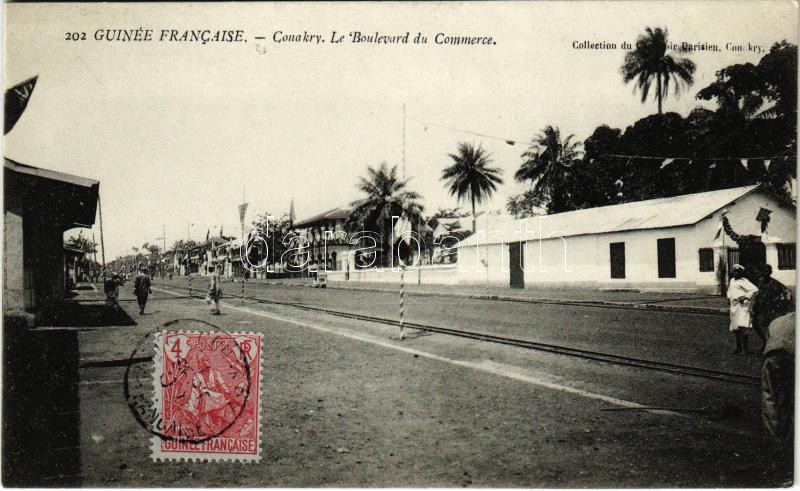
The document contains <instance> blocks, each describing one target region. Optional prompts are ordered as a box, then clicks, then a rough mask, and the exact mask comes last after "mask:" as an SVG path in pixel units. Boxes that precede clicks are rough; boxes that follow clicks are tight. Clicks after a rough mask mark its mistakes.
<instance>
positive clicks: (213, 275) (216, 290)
mask: <svg viewBox="0 0 800 491" xmlns="http://www.w3.org/2000/svg"><path fill="white" fill-rule="evenodd" d="M208 271H209V273H210V274H209V275H208V279H209V284H208V295H207V296H206V303H208V304H213V307H212V308H211V313H212V314H213V315H219V314H220V312H219V299H220V297H221V296H222V289H221V288H220V286H219V274H218V273H217V272H216V271H214V266H209V267H208Z"/></svg>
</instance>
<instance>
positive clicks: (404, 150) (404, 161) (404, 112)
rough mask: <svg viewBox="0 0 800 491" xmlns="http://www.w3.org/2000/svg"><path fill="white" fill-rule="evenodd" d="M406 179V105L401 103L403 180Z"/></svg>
mask: <svg viewBox="0 0 800 491" xmlns="http://www.w3.org/2000/svg"><path fill="white" fill-rule="evenodd" d="M405 180H406V105H405V103H404V104H403V181H405Z"/></svg>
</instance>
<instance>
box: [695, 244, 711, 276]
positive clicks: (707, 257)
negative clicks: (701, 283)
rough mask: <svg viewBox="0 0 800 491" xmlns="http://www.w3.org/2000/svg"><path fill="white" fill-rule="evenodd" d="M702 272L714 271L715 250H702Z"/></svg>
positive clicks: (700, 252)
mask: <svg viewBox="0 0 800 491" xmlns="http://www.w3.org/2000/svg"><path fill="white" fill-rule="evenodd" d="M699 254H700V272H701V273H708V272H710V271H714V249H711V248H704V249H700V251H699Z"/></svg>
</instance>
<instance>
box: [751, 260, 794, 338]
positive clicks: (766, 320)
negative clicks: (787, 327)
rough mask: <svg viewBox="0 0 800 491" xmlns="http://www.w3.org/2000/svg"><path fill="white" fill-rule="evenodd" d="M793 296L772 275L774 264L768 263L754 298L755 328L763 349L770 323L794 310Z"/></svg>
mask: <svg viewBox="0 0 800 491" xmlns="http://www.w3.org/2000/svg"><path fill="white" fill-rule="evenodd" d="M791 298H792V294H791V292H790V291H789V289H788V288H786V286H784V285H783V283H781V282H780V281H778V280H776V279H775V278H773V277H772V266H770V265H769V264H767V265H766V266H765V267H764V270H763V272H762V276H761V279H760V280H759V282H758V294H756V298H755V299H754V300H753V330H754V331H755V332H756V334H758V337H759V338H760V339H761V346H762V347H761V349H762V350H763V349H764V347H765V346H766V344H767V339H768V338H769V331H768V328H769V325H770V323H771V322H772V321H773V320H775V319H776V318H778V317H780V316H782V315H783V314H785V313H787V312H789V311H791V310H792V307H791Z"/></svg>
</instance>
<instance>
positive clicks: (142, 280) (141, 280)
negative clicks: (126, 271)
mask: <svg viewBox="0 0 800 491" xmlns="http://www.w3.org/2000/svg"><path fill="white" fill-rule="evenodd" d="M133 293H134V294H135V295H136V301H137V302H138V303H139V314H140V315H144V308H145V306H146V305H147V296H148V295H150V293H152V290H151V289H150V276H149V275H148V274H147V266H142V265H140V266H139V274H137V275H136V278H134V280H133Z"/></svg>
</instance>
